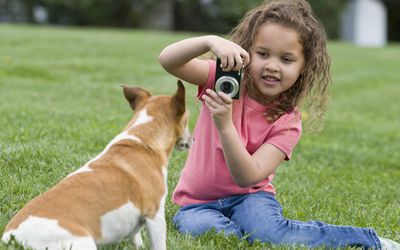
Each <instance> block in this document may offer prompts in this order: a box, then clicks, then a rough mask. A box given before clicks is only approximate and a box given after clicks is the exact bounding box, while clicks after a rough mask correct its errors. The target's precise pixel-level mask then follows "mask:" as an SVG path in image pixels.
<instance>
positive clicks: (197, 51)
mask: <svg viewBox="0 0 400 250" xmlns="http://www.w3.org/2000/svg"><path fill="white" fill-rule="evenodd" d="M208 51H211V52H213V53H214V54H215V55H216V56H217V57H219V58H221V66H222V67H223V69H224V70H226V71H230V70H232V69H235V70H239V69H240V68H241V67H242V65H246V64H248V63H249V61H250V57H249V54H248V53H247V52H246V51H245V50H244V49H242V48H241V47H240V46H239V45H237V44H235V43H233V42H231V41H229V40H226V39H224V38H221V37H218V36H214V35H208V36H201V37H194V38H189V39H185V40H182V41H179V42H176V43H174V44H171V45H170V46H168V47H166V48H165V49H164V50H163V51H161V53H160V55H159V62H160V64H161V66H162V67H163V68H164V69H165V70H166V71H168V72H169V73H170V74H172V75H174V76H176V77H178V78H180V79H182V80H184V81H187V82H190V83H193V84H196V85H202V84H204V83H205V82H206V81H207V77H208V70H209V68H208V67H209V66H208V63H207V62H206V61H205V60H201V59H197V57H198V56H200V55H202V54H204V53H206V52H208Z"/></svg>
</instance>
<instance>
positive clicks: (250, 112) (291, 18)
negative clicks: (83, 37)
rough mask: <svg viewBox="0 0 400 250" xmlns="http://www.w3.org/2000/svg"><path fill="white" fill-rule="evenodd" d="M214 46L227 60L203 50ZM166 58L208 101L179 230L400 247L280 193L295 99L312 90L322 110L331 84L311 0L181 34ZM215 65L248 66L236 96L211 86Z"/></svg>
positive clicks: (178, 196)
mask: <svg viewBox="0 0 400 250" xmlns="http://www.w3.org/2000/svg"><path fill="white" fill-rule="evenodd" d="M209 51H211V52H212V53H213V54H214V55H215V56H216V57H218V58H220V59H221V64H220V65H216V62H215V60H202V59H198V58H197V57H198V56H200V55H202V54H204V53H206V52H209ZM159 61H160V63H161V65H162V66H163V67H164V68H165V69H166V70H167V71H168V72H169V73H171V74H172V75H175V76H176V77H178V78H181V79H183V80H185V81H187V82H189V83H192V84H194V85H197V86H198V97H199V99H200V100H201V102H202V104H203V105H202V108H201V110H200V115H199V118H198V121H197V124H196V127H195V130H194V144H193V146H192V148H191V150H190V152H189V155H188V159H187V161H186V164H185V167H184V169H183V171H182V174H181V177H180V180H179V183H178V185H177V187H176V189H175V191H174V193H173V200H174V202H175V203H177V204H179V205H180V206H182V208H181V209H180V210H179V211H178V213H177V214H176V215H175V217H174V223H175V225H176V227H177V228H178V230H179V231H180V232H182V233H186V234H190V235H193V236H196V235H201V234H203V233H205V232H207V231H209V230H211V229H215V230H216V231H217V232H224V233H225V234H226V235H231V234H233V235H236V236H237V237H240V238H241V237H243V236H247V239H248V240H249V241H250V242H253V241H254V240H260V241H261V242H269V243H273V244H290V245H295V244H298V245H304V246H308V247H316V246H326V247H333V248H334V247H342V246H362V247H364V248H377V249H380V248H382V247H383V246H386V245H387V246H388V247H390V246H391V247H392V248H387V249H400V248H399V246H400V245H399V244H397V243H395V242H393V241H389V240H386V239H382V238H378V236H377V234H376V232H375V231H374V230H373V229H369V228H355V227H344V226H343V227H342V226H333V225H328V224H325V223H323V222H318V221H310V222H301V221H294V220H288V219H286V218H284V217H283V215H282V208H281V206H280V204H279V202H278V201H277V200H276V199H275V189H274V187H273V185H272V184H271V181H272V179H273V178H274V174H275V170H276V168H277V167H278V166H279V164H280V163H281V162H282V161H283V160H289V159H290V158H291V154H292V151H293V148H294V147H295V145H296V144H297V142H298V140H299V138H300V136H301V131H302V127H301V119H300V112H299V110H298V108H297V107H298V106H300V105H301V104H302V100H303V99H304V98H306V97H307V100H309V102H308V103H307V105H305V106H306V108H307V110H308V111H309V112H311V113H317V114H318V113H319V114H323V113H324V111H325V106H326V105H325V104H326V100H327V96H328V90H329V86H330V84H331V81H330V74H329V66H330V59H329V56H328V54H327V50H326V35H325V31H324V29H323V27H322V25H321V24H320V23H319V22H318V20H317V19H316V18H315V17H314V16H313V14H312V10H311V8H310V6H309V4H308V3H307V2H306V1H305V0H281V1H277V0H272V1H266V2H265V3H264V4H262V5H261V6H259V7H257V8H256V9H254V10H252V11H250V12H249V13H248V14H247V15H246V16H245V17H244V19H243V20H242V21H241V23H240V24H239V25H238V26H237V27H236V28H235V29H234V30H233V32H232V41H229V40H226V39H223V38H221V37H217V36H212V35H210V36H201V37H195V38H190V39H187V40H183V41H179V42H177V43H174V44H172V45H170V46H168V47H167V48H165V49H164V50H163V51H162V52H161V54H160V57H159ZM216 67H221V68H222V69H223V71H231V70H236V71H237V70H240V69H241V68H242V67H244V72H245V73H244V79H243V81H242V84H241V91H240V93H241V94H240V98H239V100H232V99H231V98H230V97H229V96H227V95H226V94H224V93H222V92H220V93H216V92H214V91H213V89H214V84H215V80H216V79H215V71H216ZM311 100H312V102H311ZM318 117H319V118H321V115H319V116H318ZM396 247H397V248H396Z"/></svg>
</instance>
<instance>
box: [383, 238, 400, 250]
mask: <svg viewBox="0 0 400 250" xmlns="http://www.w3.org/2000/svg"><path fill="white" fill-rule="evenodd" d="M379 240H380V241H381V245H382V250H400V244H399V243H397V242H395V241H393V240H389V239H385V238H379Z"/></svg>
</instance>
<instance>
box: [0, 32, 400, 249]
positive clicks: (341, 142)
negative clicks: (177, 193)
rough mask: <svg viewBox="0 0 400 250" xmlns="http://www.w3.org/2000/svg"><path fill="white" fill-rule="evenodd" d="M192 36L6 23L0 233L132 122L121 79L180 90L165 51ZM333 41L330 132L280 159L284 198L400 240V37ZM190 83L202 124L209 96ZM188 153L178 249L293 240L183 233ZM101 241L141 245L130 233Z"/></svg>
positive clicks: (305, 211) (0, 54) (179, 160)
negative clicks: (162, 60)
mask: <svg viewBox="0 0 400 250" xmlns="http://www.w3.org/2000/svg"><path fill="white" fill-rule="evenodd" d="M194 35H199V34H189V33H169V32H159V31H141V30H112V29H78V28H65V27H32V26H10V25H1V26H0V36H1V38H0V234H1V233H2V232H3V229H4V227H5V226H6V224H7V222H8V221H9V220H10V219H11V217H12V216H13V215H14V214H15V213H16V212H17V211H18V210H19V209H20V208H22V207H23V206H24V204H26V202H28V201H29V200H31V199H32V198H34V197H35V196H37V195H39V194H40V193H42V192H44V191H45V190H47V189H48V188H49V187H51V186H53V185H54V184H56V183H57V182H58V181H60V180H61V179H62V178H64V177H65V176H66V175H68V174H69V173H71V172H72V171H74V170H75V169H77V168H79V167H80V166H82V165H83V164H84V163H85V162H87V161H88V160H90V159H91V158H93V157H94V156H96V155H97V154H98V153H100V152H101V151H102V149H103V148H104V147H105V146H106V144H107V143H108V142H109V141H110V140H111V139H112V138H113V137H114V136H115V135H117V134H118V133H119V132H120V130H121V129H122V128H123V127H124V126H125V125H126V123H127V122H128V121H129V120H130V118H131V117H132V111H131V109H130V108H129V106H128V103H127V102H126V101H125V99H124V98H123V95H122V91H121V87H120V85H121V84H130V85H137V86H142V87H145V88H147V89H149V90H150V91H151V92H153V93H154V94H172V93H173V92H174V91H175V89H176V79H175V78H174V77H173V76H171V75H169V74H168V73H166V72H165V71H164V70H163V69H162V68H161V66H160V65H159V64H158V60H157V57H158V54H159V52H160V51H161V50H162V48H164V47H165V46H167V45H168V44H170V43H172V42H174V41H178V40H180V39H183V38H186V37H190V36H194ZM329 51H330V54H331V57H332V74H333V81H334V85H333V88H332V98H331V101H330V105H329V109H328V112H327V117H326V123H325V128H324V131H323V132H322V133H320V134H312V135H311V134H305V135H303V138H302V139H301V141H300V143H299V145H298V146H297V148H296V149H295V152H294V154H293V159H292V160H291V161H290V162H287V163H284V164H283V165H282V166H280V167H279V168H278V170H277V176H276V178H275V179H274V185H275V186H276V188H277V190H278V200H280V202H281V203H282V205H283V207H284V210H285V211H284V214H285V215H286V216H287V217H288V218H292V219H299V220H321V221H326V222H328V223H333V224H341V225H354V226H360V227H374V228H375V229H376V230H377V232H378V233H379V235H380V236H384V237H386V238H391V239H394V240H397V241H400V104H399V101H400V60H399V58H400V44H390V45H389V46H387V47H386V48H379V49H377V48H375V49H368V48H359V47H355V46H353V45H350V44H346V43H339V42H330V43H329ZM186 86H187V88H186V89H187V95H186V97H187V105H188V107H189V109H190V111H191V123H190V124H191V127H192V128H193V126H194V124H195V121H196V118H197V115H198V109H199V106H200V103H197V102H196V98H195V94H196V89H195V88H194V87H192V86H190V85H186ZM186 154H187V153H186V152H183V153H182V152H174V153H173V156H172V158H171V159H170V165H169V182H168V186H169V197H168V199H167V208H166V220H167V226H168V228H167V230H168V239H167V241H168V242H167V247H168V248H169V249H266V248H273V249H284V247H274V246H271V245H267V244H261V243H255V244H253V245H250V244H248V243H247V242H246V241H240V240H237V239H235V238H233V237H229V238H224V237H222V236H218V235H214V234H212V233H209V234H206V235H205V236H202V237H198V238H191V237H186V236H182V235H180V234H178V232H177V231H176V229H175V228H174V226H173V224H172V217H173V216H174V214H175V212H176V211H177V209H178V206H177V205H175V204H173V203H172V202H171V199H170V197H171V194H172V191H173V189H174V187H175V185H176V183H177V181H178V178H179V174H180V171H181V169H182V166H183V164H184V162H185V158H186ZM266 226H268V225H266ZM38 230H40V229H38ZM145 242H146V248H149V244H148V243H147V240H145ZM9 248H10V249H12V247H9ZM0 249H7V246H5V245H1V244H0ZM102 249H134V248H133V246H132V245H131V243H130V242H129V241H127V240H126V241H124V242H122V243H120V244H118V245H112V246H109V247H104V248H102Z"/></svg>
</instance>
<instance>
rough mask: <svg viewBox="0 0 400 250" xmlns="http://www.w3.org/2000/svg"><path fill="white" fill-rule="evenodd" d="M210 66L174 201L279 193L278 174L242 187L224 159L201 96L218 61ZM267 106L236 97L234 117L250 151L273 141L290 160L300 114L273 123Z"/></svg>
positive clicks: (211, 82) (211, 80) (212, 79)
mask: <svg viewBox="0 0 400 250" xmlns="http://www.w3.org/2000/svg"><path fill="white" fill-rule="evenodd" d="M209 66H210V69H209V76H208V79H207V83H206V85H205V86H204V87H200V88H199V92H198V97H199V98H200V100H201V101H202V108H201V110H200V114H199V117H198V120H197V124H196V127H195V129H194V132H193V138H194V143H193V145H192V147H191V148H190V151H189V154H188V158H187V160H186V164H185V167H184V168H183V171H182V173H181V176H180V179H179V182H178V184H177V186H176V188H175V191H174V193H173V197H172V199H173V201H174V202H175V203H177V204H178V205H181V206H185V205H189V204H194V203H206V202H210V201H214V200H217V199H220V198H224V197H228V196H232V195H238V194H247V193H254V192H258V191H261V190H264V191H267V192H270V193H273V194H275V189H274V187H273V185H272V184H271V181H272V179H273V177H274V175H275V174H274V173H273V174H271V175H270V176H268V177H267V178H266V179H265V180H263V181H261V182H260V183H258V184H256V185H254V186H252V187H249V188H240V187H239V186H238V185H236V183H235V182H234V181H233V179H232V176H231V175H230V172H229V169H228V167H227V165H226V162H225V159H224V154H223V150H222V146H221V143H220V141H219V136H218V130H217V128H216V126H215V124H214V122H213V120H212V117H211V113H210V112H209V111H208V109H207V107H206V106H205V104H204V103H203V102H204V101H203V100H202V98H201V96H202V95H203V94H204V93H205V90H206V89H207V88H213V87H214V83H215V70H216V63H215V61H209ZM267 109H268V106H265V105H262V104H259V103H257V102H256V101H254V100H252V99H250V98H249V97H248V96H244V97H240V99H239V100H235V101H234V103H233V115H232V117H233V123H234V125H235V127H236V130H237V132H238V134H239V136H240V138H241V141H242V143H243V145H245V147H246V149H247V151H248V152H249V153H250V154H253V153H254V152H255V151H257V149H258V148H260V146H261V145H262V144H264V143H269V144H272V145H274V146H275V147H277V148H278V149H280V150H281V151H282V152H284V153H285V154H286V160H289V159H290V157H291V154H292V150H293V148H294V147H295V145H296V144H297V142H298V141H299V139H300V136H301V119H300V114H299V112H297V111H293V112H290V113H287V114H284V115H282V116H281V117H280V118H279V119H278V120H276V121H275V122H273V123H269V122H268V121H267V119H266V117H265V116H264V113H265V111H266V110H267ZM266 160H267V159H266Z"/></svg>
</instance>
